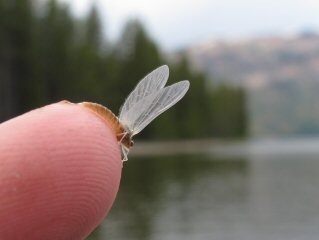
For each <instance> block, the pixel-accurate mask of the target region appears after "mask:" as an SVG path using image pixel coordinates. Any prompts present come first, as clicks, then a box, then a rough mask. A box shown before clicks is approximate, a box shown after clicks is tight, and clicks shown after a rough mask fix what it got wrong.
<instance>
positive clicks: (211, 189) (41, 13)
mask: <svg viewBox="0 0 319 240" xmlns="http://www.w3.org/2000/svg"><path fill="white" fill-rule="evenodd" d="M318 10H319V2H318V1H315V0H306V1H298V0H294V1H291V0H289V1H288V0H282V1H274V0H268V1H266V0H260V1H253V0H236V1H235V0H226V1H211V0H197V1H191V0H189V1H182V0H170V1H168V0H162V1H152V0H151V1H146V0H137V1H127V0H118V1H111V0H105V1H102V0H96V1H90V0H82V1H76V0H60V1H58V0H47V1H46V0H10V1H8V0H7V1H5V0H0V121H1V122H3V121H5V120H8V119H10V118H12V117H15V116H17V115H19V114H22V113H24V112H27V111H29V110H31V109H34V108H37V107H41V106H43V105H46V104H50V103H54V102H57V101H60V100H63V99H67V100H69V101H72V102H82V101H91V102H98V103H101V104H103V105H105V106H107V107H108V108H110V109H111V110H112V111H113V112H114V113H116V114H117V113H118V109H119V108H120V106H121V104H122V103H123V101H124V99H125V98H126V97H127V95H128V94H129V93H130V91H131V90H132V89H133V87H134V86H135V85H136V84H137V82H138V81H139V80H140V79H141V78H142V77H144V76H145V75H146V74H147V73H148V72H150V71H151V70H153V69H155V68H156V67H158V66H160V65H162V64H167V65H169V67H170V79H169V83H173V82H176V81H180V80H183V79H188V80H190V82H191V87H190V90H189V92H188V93H187V94H186V96H185V97H184V98H183V99H182V100H181V101H180V102H179V103H178V104H177V105H176V106H174V107H173V108H172V109H170V110H169V111H167V112H165V113H164V114H163V115H161V116H160V117H159V118H158V119H156V120H155V121H154V122H152V123H151V124H150V125H149V126H148V127H147V128H146V129H145V130H144V131H143V132H142V133H141V134H140V135H139V136H137V137H136V139H135V140H136V141H137V144H136V147H134V148H133V150H132V152H131V154H130V156H129V158H130V161H128V162H126V163H125V164H124V168H123V177H122V183H121V187H120V191H119V194H118V197H117V200H116V202H115V205H114V208H113V209H112V210H111V212H110V214H109V216H108V217H107V218H106V219H105V221H104V222H103V223H102V224H101V225H100V226H99V227H98V228H97V229H96V230H95V231H94V232H93V233H92V234H91V236H90V237H89V239H92V240H93V239H94V240H99V239H131V240H135V239H136V240H137V239H138V240H158V239H173V240H179V239H196V240H202V239H205V240H206V239H225V240H226V239H227V240H231V239H236V240H250V239H251V240H253V239H254V240H255V239H259V240H264V239H265V240H266V239H267V240H268V239H278V240H285V239H287V240H288V239H289V240H291V239H303V240H314V239H318V236H319V228H318V225H319V200H318V199H319V198H318V197H319V188H318V185H319V138H318V136H319V104H318V103H319V94H317V92H318V91H319V35H318V32H319V14H318V12H319V11H318Z"/></svg>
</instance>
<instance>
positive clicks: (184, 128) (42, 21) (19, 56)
mask: <svg viewBox="0 0 319 240" xmlns="http://www.w3.org/2000/svg"><path fill="white" fill-rule="evenodd" d="M176 56H178V57H176V58H174V59H173V60H172V58H170V57H168V56H167V55H165V54H163V52H162V51H161V48H160V46H159V45H158V44H157V43H156V41H155V40H154V39H152V37H150V35H149V34H148V32H147V31H146V29H145V28H144V26H143V23H142V22H140V21H139V20H137V19H131V20H128V21H127V23H126V25H125V26H124V27H123V29H122V33H121V35H120V36H119V38H118V39H117V40H116V41H110V40H109V39H108V36H107V33H106V32H105V31H104V28H103V26H102V23H101V19H100V16H99V12H98V9H97V8H96V7H94V6H92V8H91V10H90V11H89V13H88V14H87V15H86V16H83V17H81V18H78V17H75V16H73V15H72V13H71V10H70V9H69V7H68V6H67V5H65V4H62V3H60V2H57V1H56V0H49V1H35V0H11V1H7V0H0V122H3V121H5V120H8V119H10V118H12V117H15V116H17V115H19V114H22V113H24V112H27V111H30V110H32V109H34V108H38V107H41V106H44V105H46V104H50V103H54V102H58V101H61V100H64V99H65V100H69V101H72V102H82V101H90V102H97V103H100V104H102V105H104V106H106V107H108V108H110V109H111V110H112V111H113V112H114V113H115V114H117V113H118V110H119V108H120V106H121V104H122V103H123V102H124V100H125V98H126V97H127V95H128V94H129V93H130V91H131V90H132V89H133V88H134V86H135V85H136V84H137V83H138V81H139V80H140V79H142V78H143V77H144V76H145V75H146V74H147V73H149V72H150V71H152V70H153V69H155V68H156V67H158V66H160V65H163V64H167V65H168V66H169V67H170V78H169V80H168V84H172V83H174V82H177V81H180V80H184V79H187V80H189V81H190V83H191V86H190V90H189V91H188V93H187V94H186V96H185V97H184V98H183V99H182V100H181V101H180V102H179V103H178V104H176V106H174V107H173V108H172V109H170V110H169V111H167V112H165V113H164V114H162V115H161V116H160V117H159V119H156V120H155V121H154V122H152V123H151V124H150V125H149V126H148V127H147V128H146V129H145V130H144V131H143V134H141V136H140V137H139V139H157V140H159V139H186V138H187V139H190V138H193V139H194V138H195V139H198V138H243V137H245V136H247V132H248V129H247V125H248V123H247V110H246V108H247V97H246V94H245V91H244V90H243V89H242V88H240V87H236V86H232V85H225V84H212V83H214V82H215V81H214V79H211V78H210V77H208V76H207V75H206V74H205V73H203V72H200V71H198V70H196V69H194V68H193V67H192V66H191V64H190V63H189V61H188V59H187V58H186V57H185V56H184V55H183V52H182V51H181V52H180V53H178V54H176ZM216 82H218V81H216Z"/></svg>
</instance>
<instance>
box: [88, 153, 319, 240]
mask: <svg viewBox="0 0 319 240" xmlns="http://www.w3.org/2000/svg"><path fill="white" fill-rule="evenodd" d="M318 160H319V155H317V154H309V155H307V154H298V155H293V154H290V155H287V154H286V155H283V154H279V155H264V154H255V153H254V154H251V155H245V157H243V158H239V157H228V158H225V157H224V158H222V157H219V158H217V157H213V156H207V155H187V156H179V157H163V158H161V157H156V158H139V159H130V161H129V162H127V164H125V167H124V169H123V171H124V172H123V179H122V185H121V189H120V192H119V195H118V198H117V201H116V203H115V205H114V208H113V209H112V211H111V213H110V215H109V216H108V218H107V219H106V220H105V222H104V223H103V224H102V225H101V226H100V227H99V228H98V229H97V230H96V231H95V233H94V235H92V236H91V238H90V239H94V240H98V239H111V240H112V239H128V240H137V239H138V240H144V239H145V240H162V239H173V240H180V239H195V240H202V239H203V240H204V239H205V240H206V239H229V240H232V239H234V240H255V239H258V240H266V239H267V240H268V239H279V240H286V239H287V240H288V239H289V240H291V239H306V240H315V239H317V238H318V236H319V227H318V226H319V187H318V186H319V161H318Z"/></svg>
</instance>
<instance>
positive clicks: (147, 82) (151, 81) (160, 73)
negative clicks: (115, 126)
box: [119, 65, 169, 119]
mask: <svg viewBox="0 0 319 240" xmlns="http://www.w3.org/2000/svg"><path fill="white" fill-rule="evenodd" d="M168 75H169V69H168V66H166V65H163V66H161V67H159V68H157V69H155V70H154V71H152V72H151V73H149V74H148V75H147V76H146V77H144V78H143V79H142V80H141V81H140V82H139V83H138V84H137V85H136V87H135V88H134V90H133V91H132V92H131V93H130V94H129V96H128V97H127V99H126V100H125V102H124V104H123V106H122V107H121V109H120V114H119V118H120V119H121V118H127V116H126V114H127V113H128V111H130V109H131V108H132V107H133V106H134V105H135V104H137V103H138V102H139V101H140V100H141V99H143V98H145V97H147V96H148V95H150V94H154V93H155V92H157V91H159V90H160V89H162V88H163V87H164V86H165V84H166V82H167V79H168Z"/></svg>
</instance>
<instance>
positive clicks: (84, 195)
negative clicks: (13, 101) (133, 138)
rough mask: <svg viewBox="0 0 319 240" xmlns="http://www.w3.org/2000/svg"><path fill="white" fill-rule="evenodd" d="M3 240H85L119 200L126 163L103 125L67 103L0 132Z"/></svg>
mask: <svg viewBox="0 0 319 240" xmlns="http://www.w3.org/2000/svg"><path fill="white" fill-rule="evenodd" d="M0 163H1V165H2V167H1V168H0V209H1V211H0V239H20V237H21V236H23V237H24V238H23V239H83V238H84V237H86V236H87V235H88V234H89V233H90V232H91V231H92V230H93V229H94V228H95V227H96V226H97V225H98V224H99V223H100V222H101V221H102V220H103V218H104V217H105V215H106V214H107V212H108V211H109V210H110V208H111V206H112V204H113V202H114V199H115V197H116V194H117V191H118V187H119V183H120V178H121V169H122V161H121V159H120V152H119V147H118V143H117V141H116V137H115V135H114V133H113V131H112V129H110V128H109V126H107V125H106V124H105V123H104V122H103V121H102V120H101V119H100V118H98V117H97V116H96V115H94V114H92V113H90V112H89V111H86V110H85V109H83V108H81V107H79V106H78V105H76V104H71V103H68V102H60V103H57V104H52V105H48V106H46V107H44V108H41V109H37V110H34V111H32V112H29V113H27V114H24V115H22V116H20V117H17V118H15V119H12V120H10V121H7V122H5V123H3V124H0Z"/></svg>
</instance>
